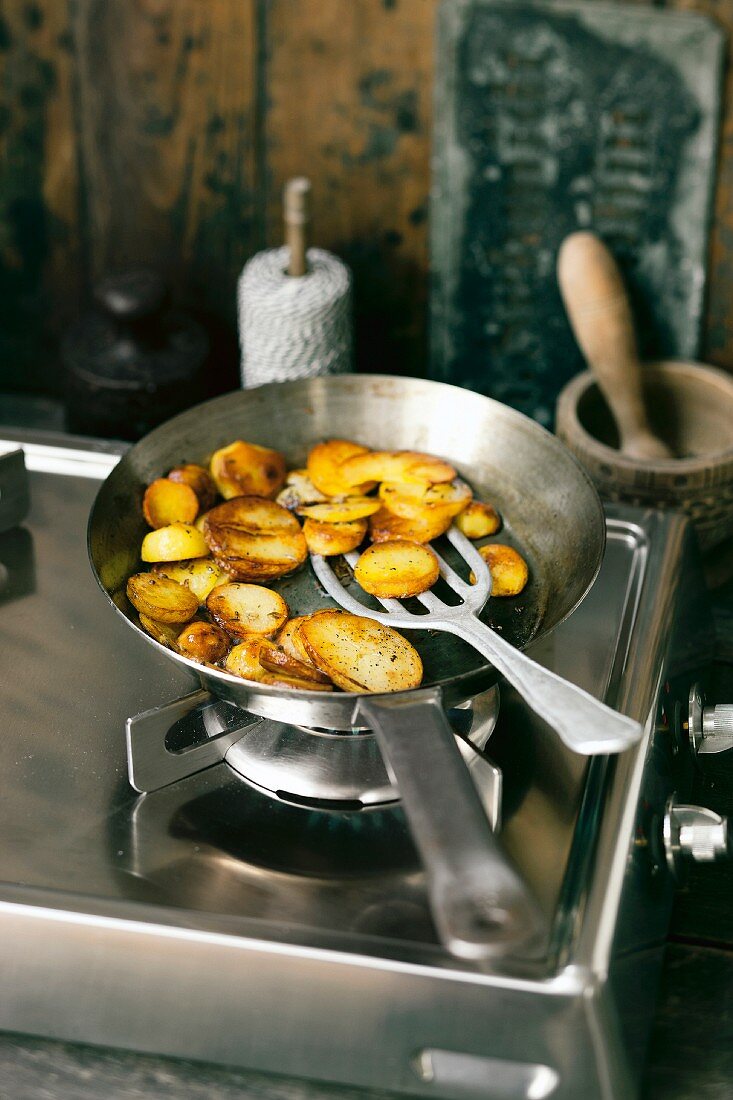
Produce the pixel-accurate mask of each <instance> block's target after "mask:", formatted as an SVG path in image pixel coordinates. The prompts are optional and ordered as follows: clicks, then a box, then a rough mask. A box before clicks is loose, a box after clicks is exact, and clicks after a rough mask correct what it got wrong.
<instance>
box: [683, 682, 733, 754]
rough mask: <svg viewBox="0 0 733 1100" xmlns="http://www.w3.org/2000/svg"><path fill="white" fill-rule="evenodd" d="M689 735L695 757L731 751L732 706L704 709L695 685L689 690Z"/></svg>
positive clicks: (703, 701) (732, 745) (732, 740)
mask: <svg viewBox="0 0 733 1100" xmlns="http://www.w3.org/2000/svg"><path fill="white" fill-rule="evenodd" d="M688 730H689V735H690V744H691V745H692V751H693V753H694V754H695V755H696V756H703V755H708V754H710V753H718V752H726V751H727V750H728V749H733V705H731V704H730V703H721V704H719V705H718V706H717V707H706V706H705V696H704V695H703V693H702V691H701V690H700V688H699V687H698V685H697V684H695V685H693V687H692V688H690V717H689V726H688Z"/></svg>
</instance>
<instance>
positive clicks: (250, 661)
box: [224, 637, 332, 691]
mask: <svg viewBox="0 0 733 1100" xmlns="http://www.w3.org/2000/svg"><path fill="white" fill-rule="evenodd" d="M261 646H262V638H259V637H254V638H246V639H245V640H244V641H243V642H241V643H240V644H239V645H235V646H232V648H231V649H230V650H229V653H228V654H227V657H226V660H225V662H224V668H225V669H226V671H227V672H231V673H232V674H233V675H234V676H241V677H242V679H243V680H254V681H255V682H256V683H260V684H270V685H271V686H273V687H281V688H287V689H290V690H294V691H331V690H332V685H331V682H330V681H328V680H327V681H325V682H320V681H316V680H314V679H310V680H299V679H295V678H293V677H289V676H285V675H275V674H274V673H272V672H268V671H267V670H266V669H265V668H263V666H262V665H261V664H260V649H261Z"/></svg>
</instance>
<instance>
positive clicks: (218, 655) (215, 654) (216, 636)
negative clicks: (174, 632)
mask: <svg viewBox="0 0 733 1100" xmlns="http://www.w3.org/2000/svg"><path fill="white" fill-rule="evenodd" d="M231 644H232V640H231V638H230V637H229V635H228V634H227V633H226V632H225V631H224V630H222V628H221V627H220V626H217V625H216V623H207V622H204V621H203V620H196V621H194V622H192V623H189V624H188V626H185V627H184V628H183V630H182V631H181V632H180V634H179V635H178V638H177V640H176V648H177V649H178V652H179V653H182V654H183V656H184V657H190V658H191V659H192V660H193V661H201V662H202V663H203V664H206V665H215V664H216V663H217V661H221V659H222V658H223V657H226V655H227V653H228V652H229V649H230V647H231Z"/></svg>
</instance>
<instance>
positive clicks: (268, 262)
mask: <svg viewBox="0 0 733 1100" xmlns="http://www.w3.org/2000/svg"><path fill="white" fill-rule="evenodd" d="M288 259H289V251H288V249H287V248H273V249H270V250H269V251H267V252H258V253H257V255H255V256H253V257H252V259H251V260H250V261H249V262H248V263H247V264H246V265H245V267H244V270H243V271H242V274H241V275H240V277H239V286H238V306H239V346H240V355H241V359H240V369H241V375H242V385H243V386H244V387H250V386H260V385H262V384H263V383H265V382H283V381H288V380H290V379H294V378H312V377H314V376H315V375H318V374H342V373H344V372H345V371H350V370H351V369H352V361H351V275H350V272H349V269H348V267H346V265H345V264H344V263H342V262H341V260H339V259H338V258H337V257H336V256H334V255H332V254H331V253H330V252H326V251H325V250H324V249H322V248H309V249H308V252H307V260H308V271H307V272H306V274H305V275H301V276H297V277H295V276H291V275H288V274H287V265H288Z"/></svg>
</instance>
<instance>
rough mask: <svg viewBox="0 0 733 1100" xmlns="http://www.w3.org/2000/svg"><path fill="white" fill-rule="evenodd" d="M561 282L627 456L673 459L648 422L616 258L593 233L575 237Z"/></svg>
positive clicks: (569, 240)
mask: <svg viewBox="0 0 733 1100" xmlns="http://www.w3.org/2000/svg"><path fill="white" fill-rule="evenodd" d="M557 280H558V283H559V285H560V292H561V294H562V297H563V301H564V303H565V309H566V310H567V313H568V317H569V319H570V324H571V327H572V329H573V332H574V333H575V338H576V340H577V341H578V345H579V347H580V350H581V351H582V352H583V355H584V356H585V359H586V362H587V363H588V366H589V367H590V369H591V370H592V371H593V374H594V375H595V376H596V379H597V381H598V385H599V387H600V389H601V391H602V393H603V396H604V397H605V399H606V401H607V402H608V405H609V407H610V409H611V412H612V413H613V417H614V419H615V421H616V426H617V427H618V431H619V436H620V449H621V451H622V453H623V454H625V455H628V456H629V457H630V458H639V459H656V460H659V459H662V460H663V459H671V458H672V457H673V455H672V452H671V451H670V449H669V448H668V447H667V445H666V444H665V443H663V442H662V440H661V439H659V438H658V436H656V435H655V434H654V432H653V431H652V429H651V427H650V425H649V420H648V418H647V413H646V407H645V405H644V394H643V389H642V366H641V363H640V362H639V352H638V350H637V345H636V337H635V335H634V323H633V317H632V314H631V306H630V304H629V299H628V296H627V294H626V288H625V287H624V284H623V279H622V278H621V272H620V271H619V269H618V267H617V265H616V261H615V260H614V258H613V256H612V255H611V253H610V252H609V251H608V249H607V248H606V246H605V245H604V244H603V242H602V241H601V240H600V238H599V237H596V235H595V234H594V233H588V232H579V233H571V234H570V236H569V237H566V238H565V240H564V241H563V243H562V245H561V247H560V252H559V254H558V258H557Z"/></svg>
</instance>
